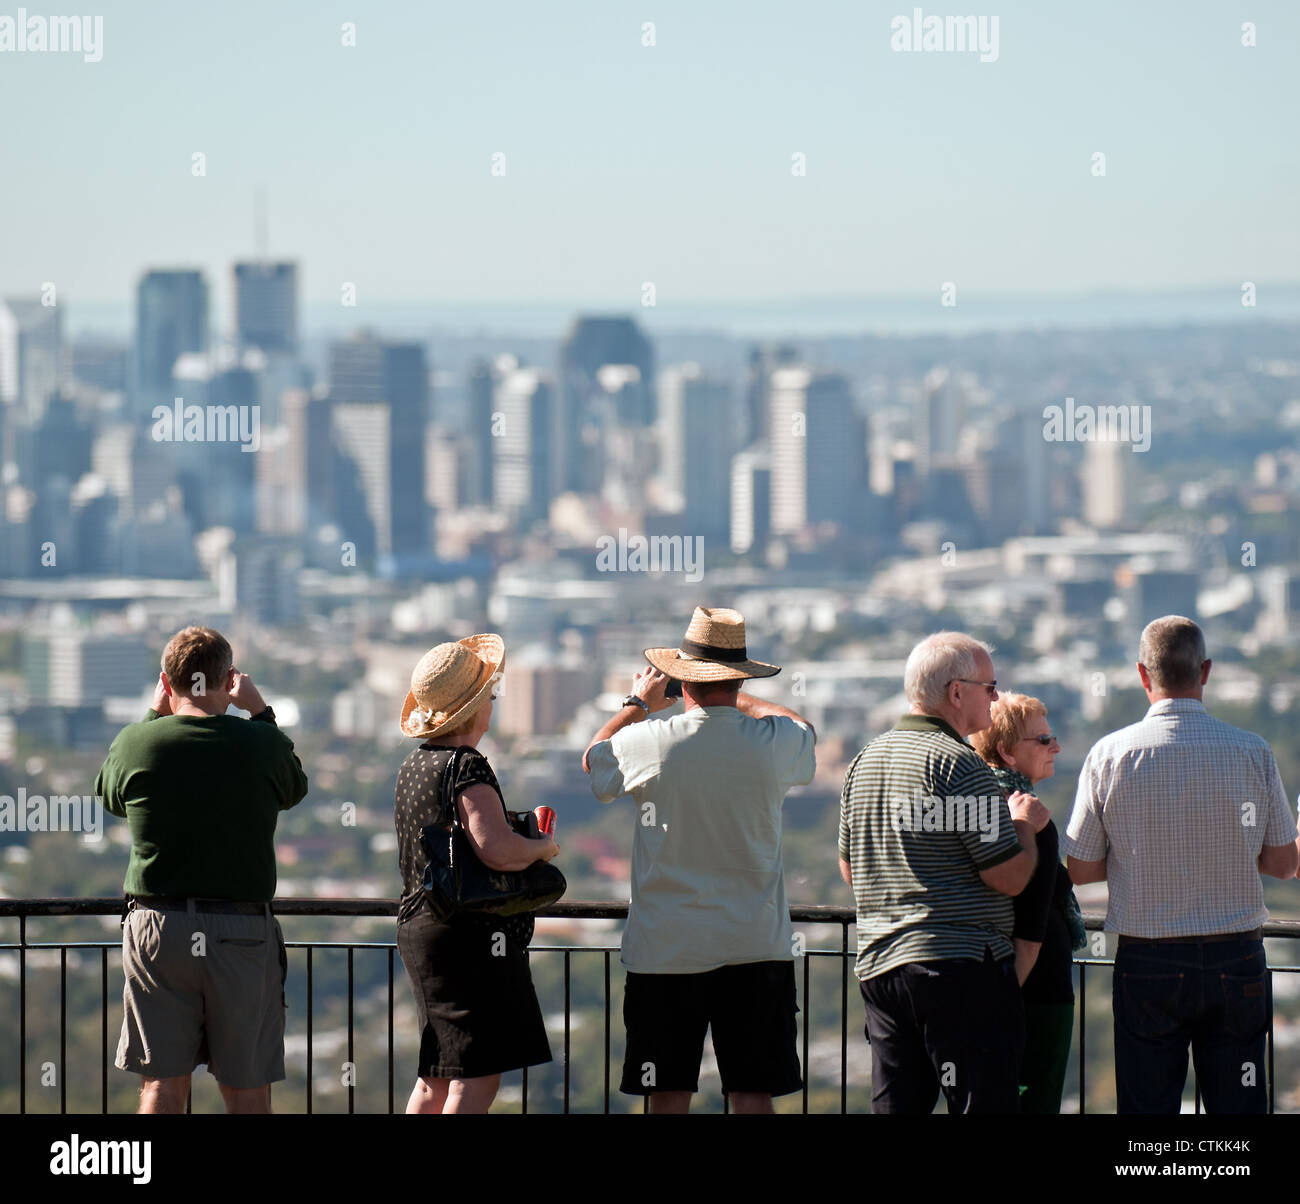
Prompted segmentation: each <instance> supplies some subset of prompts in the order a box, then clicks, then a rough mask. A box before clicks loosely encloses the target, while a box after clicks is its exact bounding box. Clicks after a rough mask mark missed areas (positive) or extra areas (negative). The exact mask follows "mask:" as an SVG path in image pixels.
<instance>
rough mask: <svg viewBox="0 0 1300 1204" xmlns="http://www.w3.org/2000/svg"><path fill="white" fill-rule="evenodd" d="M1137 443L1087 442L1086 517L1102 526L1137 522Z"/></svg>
mask: <svg viewBox="0 0 1300 1204" xmlns="http://www.w3.org/2000/svg"><path fill="white" fill-rule="evenodd" d="M1133 456H1134V452H1133V445H1132V444H1131V443H1124V442H1120V441H1119V440H1118V439H1098V440H1095V441H1094V442H1092V443H1088V444H1086V445H1085V446H1084V452H1083V466H1082V468H1081V469H1080V474H1079V475H1080V485H1081V486H1082V489H1083V521H1084V522H1085V523H1087V524H1088V525H1089V526H1092V527H1096V528H1098V529H1099V530H1103V531H1106V530H1114V529H1117V528H1122V527H1128V526H1131V525H1132V522H1133Z"/></svg>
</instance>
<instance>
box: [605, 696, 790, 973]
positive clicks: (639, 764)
mask: <svg viewBox="0 0 1300 1204" xmlns="http://www.w3.org/2000/svg"><path fill="white" fill-rule="evenodd" d="M814 743H815V742H814V739H813V733H812V729H811V728H809V727H808V726H807V725H806V724H803V723H798V722H796V721H795V720H793V719H789V718H787V717H786V716H783V715H781V716H769V717H768V718H765V719H756V718H753V717H752V716H749V715H744V714H742V713H741V712H740V711H739V710H737V709H736V708H735V707H725V706H724V707H694V708H692V709H691V710H689V711H686V712H684V713H683V714H680V715H674V716H672V717H671V718H669V719H646V720H642V721H641V722H640V723H634V724H629V725H628V726H627V727H625V728H622V729H621V730H619V731H617V732H615V733H614V736H613V737H612V738H611V739H609V740H603V741H601V742H600V743H599V744H597V745H594V746H593V747H592V749H591V752H590V755H589V757H588V764H589V765H590V766H591V789H592V793H594V794H595V796H596V797H597V798H598V799H600V801H601V802H602V803H608V802H610V801H611V800H613V799H616V798H618V797H620V796H621V795H624V794H631V795H632V797H633V800H634V801H635V803H636V814H635V817H634V822H635V831H636V837H635V840H634V842H633V849H632V903H631V907H630V908H629V910H628V919H627V927H626V928H625V929H624V931H623V956H622V961H623V965H624V966H626V967H627V969H629V970H630V971H632V972H633V973H635V974H698V973H703V972H705V971H707V970H715V969H717V968H718V967H719V966H729V965H741V964H743V963H745V962H758V961H790V960H791V959H792V958H793V956H794V951H793V948H792V943H793V932H792V929H791V926H790V909H789V905H788V904H787V903H786V897H785V876H784V873H783V871H782V867H781V804H782V802H783V801H784V799H785V794H786V791H787V790H789V789H790V787H791V786H797V785H798V786H801V785H804V784H806V783H808V782H810V781H812V777H813V772H814V771H815V769H816V757H815V754H814Z"/></svg>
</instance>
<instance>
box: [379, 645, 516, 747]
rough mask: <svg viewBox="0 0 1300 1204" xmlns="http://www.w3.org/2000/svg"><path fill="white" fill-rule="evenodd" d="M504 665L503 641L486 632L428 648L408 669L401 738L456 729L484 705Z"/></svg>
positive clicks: (498, 679) (504, 650) (504, 647)
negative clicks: (408, 677) (409, 683)
mask: <svg viewBox="0 0 1300 1204" xmlns="http://www.w3.org/2000/svg"><path fill="white" fill-rule="evenodd" d="M505 664H506V645H505V641H504V640H502V638H501V637H500V636H499V635H493V634H490V633H488V634H485V635H471V636H467V637H466V638H465V639H463V640H457V641H456V642H455V643H451V644H439V645H438V646H437V647H436V648H430V649H429V651H428V652H426V653H425V654H424V655H423V656H422V657H421V658H420V660H419V663H418V664H417V665H416V666H415V668H414V669H413V670H412V671H411V689H410V692H409V693H408V694H407V695H406V701H405V702H404V703H403V704H402V735H404V736H416V737H429V736H436V735H438V733H439V732H445V731H447V730H449V729H450V728H455V727H459V726H460V725H461V723H463V722H464V721H465V720H466V719H468V718H469V717H470V716H471V715H473V714H474V712H475V711H477V710H478V709H479V707H481V706H482V705H483V703H484V701H485V699H486V697H487V695H488V693H489V692H490V691H491V689H492V687H493V686H494V685H496V683H497V682H498V681H500V679H501V674H502V671H503V670H504V669H505Z"/></svg>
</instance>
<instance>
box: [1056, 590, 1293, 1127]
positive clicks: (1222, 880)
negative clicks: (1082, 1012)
mask: <svg viewBox="0 0 1300 1204" xmlns="http://www.w3.org/2000/svg"><path fill="white" fill-rule="evenodd" d="M1138 655H1139V657H1140V659H1139V661H1138V666H1137V669H1138V676H1139V677H1140V678H1141V679H1142V686H1143V688H1144V689H1145V690H1146V693H1147V698H1148V699H1149V700H1150V703H1151V707H1150V709H1149V710H1148V711H1147V713H1146V716H1145V718H1143V719H1142V720H1141V721H1140V722H1138V723H1135V724H1133V725H1132V726H1130V727H1126V728H1122V729H1121V730H1120V731H1117V732H1112V733H1111V734H1110V735H1109V736H1106V737H1104V738H1103V739H1101V740H1100V741H1098V742H1097V744H1095V745H1094V746H1093V748H1092V750H1091V751H1090V752H1089V753H1088V756H1087V758H1086V759H1085V761H1084V763H1083V769H1082V771H1081V772H1080V774H1079V790H1078V794H1077V795H1076V796H1075V800H1074V812H1073V814H1072V815H1071V816H1070V824H1069V828H1068V829H1067V831H1066V834H1065V841H1064V845H1065V852H1066V854H1067V865H1068V867H1069V871H1070V877H1071V878H1072V879H1073V880H1074V881H1075V882H1076V883H1084V882H1100V881H1102V880H1103V879H1104V880H1105V881H1106V882H1107V884H1108V887H1109V895H1110V897H1109V901H1108V905H1107V910H1106V931H1107V932H1117V933H1119V934H1120V935H1119V943H1118V948H1117V951H1116V954H1115V980H1114V989H1113V995H1112V1000H1113V1008H1114V1014H1115V1089H1116V1095H1117V1097H1118V1110H1119V1112H1121V1113H1171V1112H1178V1111H1179V1110H1180V1106H1181V1102H1182V1096H1183V1088H1184V1086H1185V1084H1186V1080H1187V1047H1188V1045H1189V1044H1190V1045H1191V1047H1192V1057H1193V1059H1194V1060H1195V1065H1196V1076H1197V1081H1198V1083H1199V1084H1200V1088H1201V1095H1202V1096H1203V1098H1204V1099H1205V1107H1206V1111H1207V1112H1211V1113H1238V1112H1264V1111H1266V1110H1267V1108H1268V1094H1267V1085H1266V1083H1265V1077H1264V1076H1265V1063H1264V1043H1265V1036H1266V1034H1267V1032H1268V1028H1269V1023H1270V1020H1271V1018H1272V1013H1273V998H1272V991H1271V984H1270V979H1269V974H1268V970H1267V969H1266V968H1265V963H1264V942H1263V939H1262V932H1261V927H1262V925H1263V923H1264V921H1265V920H1267V919H1268V910H1267V909H1266V908H1265V906H1264V890H1263V884H1262V883H1261V882H1260V877H1259V876H1260V874H1268V875H1269V876H1271V877H1274V878H1292V877H1294V876H1295V873H1296V868H1297V866H1298V865H1300V850H1298V848H1297V841H1296V823H1295V818H1294V816H1292V814H1291V808H1290V807H1289V806H1288V804H1287V798H1286V792H1285V791H1284V790H1283V788H1282V779H1281V777H1280V776H1279V775H1278V771H1277V762H1276V761H1275V760H1274V759H1273V752H1272V750H1271V749H1270V748H1269V746H1268V745H1267V744H1266V743H1265V742H1264V741H1263V740H1262V739H1260V737H1258V736H1256V735H1252V734H1251V733H1250V732H1244V731H1241V730H1240V729H1239V728H1235V727H1231V726H1230V725H1228V724H1226V723H1222V722H1220V721H1219V720H1217V719H1214V718H1212V717H1211V716H1210V714H1209V713H1208V712H1207V711H1206V709H1205V707H1204V706H1203V705H1202V703H1201V693H1202V691H1203V690H1204V688H1205V683H1206V681H1207V680H1208V678H1209V676H1210V661H1209V660H1208V659H1207V658H1206V655H1205V637H1204V636H1203V635H1202V634H1201V629H1200V628H1199V627H1198V626H1197V625H1196V624H1195V623H1193V622H1192V621H1191V619H1186V618H1183V617H1181V616H1180V615H1166V616H1165V617H1164V618H1162V619H1156V620H1155V621H1154V622H1152V623H1149V624H1148V625H1147V627H1146V630H1145V631H1143V633H1142V643H1141V647H1140V648H1139V652H1138Z"/></svg>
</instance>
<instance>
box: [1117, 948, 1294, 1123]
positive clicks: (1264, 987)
mask: <svg viewBox="0 0 1300 1204" xmlns="http://www.w3.org/2000/svg"><path fill="white" fill-rule="evenodd" d="M1111 998H1112V1003H1113V1008H1114V1013H1115V1092H1116V1096H1117V1100H1118V1110H1119V1112H1120V1113H1121V1114H1124V1113H1148V1114H1150V1113H1176V1112H1178V1111H1179V1110H1180V1106H1181V1101H1182V1096H1183V1087H1184V1085H1185V1084H1186V1082H1187V1047H1188V1045H1189V1044H1190V1045H1191V1047H1192V1058H1193V1062H1194V1064H1195V1067H1196V1078H1197V1082H1198V1083H1199V1085H1200V1089H1201V1097H1202V1098H1203V1099H1204V1101H1205V1110H1206V1111H1207V1112H1209V1113H1248V1112H1266V1111H1268V1091H1267V1086H1266V1082H1265V1072H1266V1063H1265V1060H1264V1052H1265V1039H1266V1036H1267V1033H1268V1028H1269V1023H1270V1021H1271V1019H1272V1016H1273V994H1272V989H1271V983H1270V979H1269V973H1268V970H1267V969H1266V968H1265V962H1264V942H1263V941H1261V940H1236V941H1214V942H1210V943H1208V944H1205V943H1198V944H1177V943H1172V942H1156V943H1153V944H1128V943H1122V944H1121V945H1120V948H1119V950H1118V952H1117V953H1116V954H1115V984H1114V990H1113V992H1112V996H1111Z"/></svg>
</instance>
